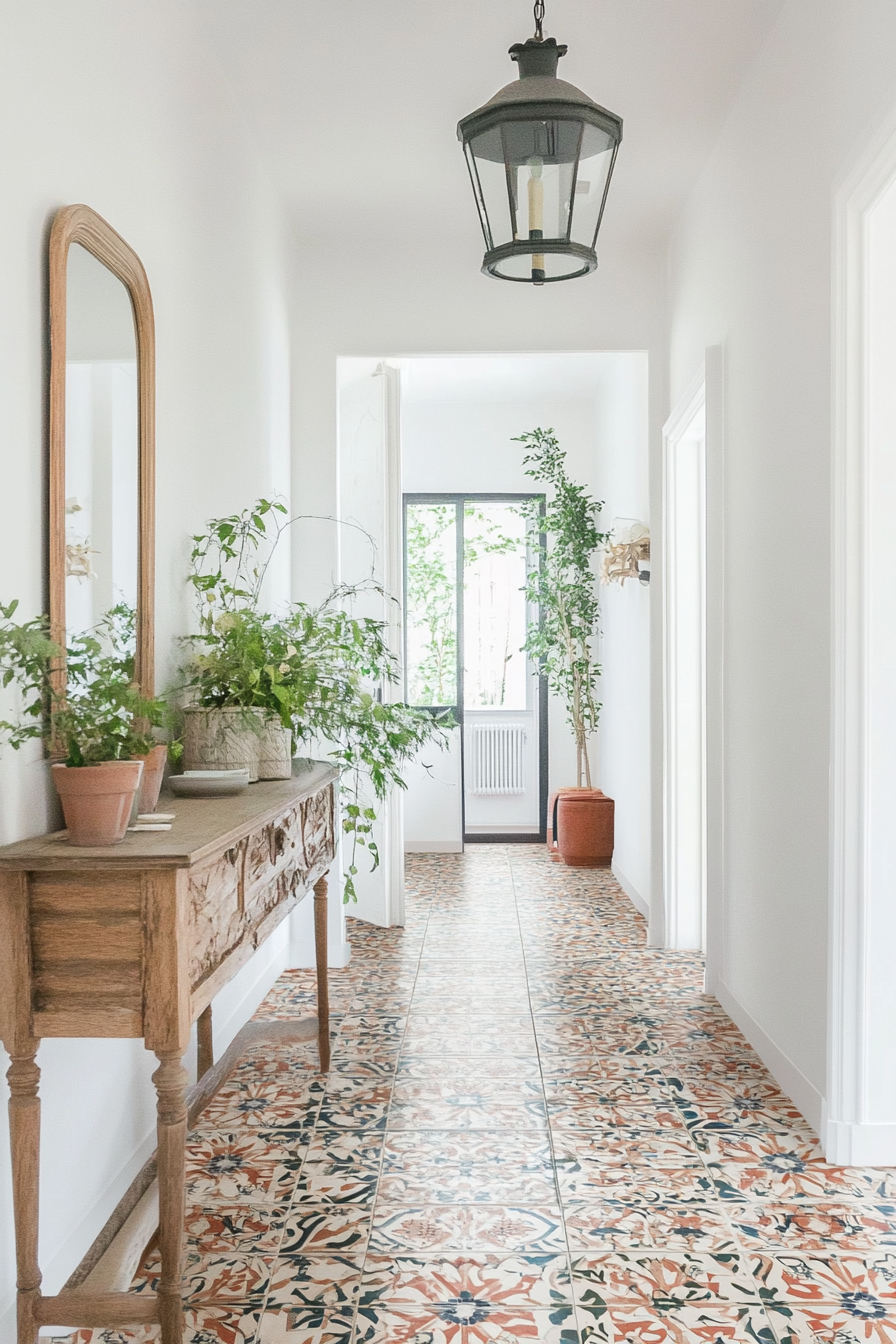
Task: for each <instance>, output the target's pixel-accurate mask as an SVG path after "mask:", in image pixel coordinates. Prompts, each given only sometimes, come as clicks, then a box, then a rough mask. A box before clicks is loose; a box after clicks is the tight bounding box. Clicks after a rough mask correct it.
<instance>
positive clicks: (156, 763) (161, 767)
mask: <svg viewBox="0 0 896 1344" xmlns="http://www.w3.org/2000/svg"><path fill="white" fill-rule="evenodd" d="M133 759H134V760H135V761H142V762H143V779H142V780H141V782H140V796H139V798H138V800H137V811H138V812H155V810H156V805H157V803H158V801H159V793H160V792H161V788H162V776H163V775H164V773H165V762H166V761H167V759H168V748H167V747H166V746H165V744H164V743H162V745H161V746H158V747H153V749H152V751H148V752H147V753H146V755H145V756H135V757H134V758H133Z"/></svg>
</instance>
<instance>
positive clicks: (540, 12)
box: [535, 0, 544, 42]
mask: <svg viewBox="0 0 896 1344" xmlns="http://www.w3.org/2000/svg"><path fill="white" fill-rule="evenodd" d="M543 23H544V0H535V40H536V41H537V42H543V41H544V33H543V32H542V24H543Z"/></svg>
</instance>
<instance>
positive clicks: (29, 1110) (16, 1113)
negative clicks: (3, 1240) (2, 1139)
mask: <svg viewBox="0 0 896 1344" xmlns="http://www.w3.org/2000/svg"><path fill="white" fill-rule="evenodd" d="M38 1045H39V1042H38V1041H36V1040H34V1039H32V1040H31V1041H30V1042H28V1043H27V1045H25V1044H24V1043H23V1046H22V1050H23V1053H21V1054H13V1055H12V1062H11V1064H10V1066H9V1070H8V1072H7V1074H6V1077H7V1080H8V1082H9V1091H10V1097H9V1133H10V1149H11V1152H12V1202H13V1216H14V1219H15V1229H16V1271H17V1276H16V1286H17V1287H18V1330H17V1344H37V1332H38V1328H39V1327H38V1323H37V1321H36V1320H35V1318H34V1309H35V1306H36V1304H37V1301H38V1299H39V1297H40V1279H41V1276H40V1268H39V1267H38V1260H37V1209H38V1191H39V1171H40V1097H39V1096H38V1084H39V1082H40V1069H39V1068H38V1067H37V1064H36V1062H35V1056H36V1055H37V1048H38Z"/></svg>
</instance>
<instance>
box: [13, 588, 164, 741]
mask: <svg viewBox="0 0 896 1344" xmlns="http://www.w3.org/2000/svg"><path fill="white" fill-rule="evenodd" d="M17 606H18V603H17V602H11V603H10V604H9V605H8V606H5V607H4V606H2V605H0V669H2V683H3V686H4V687H7V688H9V687H14V688H15V689H16V690H17V691H18V692H19V695H20V698H21V714H20V718H19V720H18V722H12V721H2V722H0V734H2V735H3V736H4V737H5V738H6V740H7V741H8V742H9V744H10V745H11V746H12V747H14V748H15V749H16V750H18V749H19V748H20V747H21V746H22V745H23V744H24V743H25V742H26V741H28V740H29V739H30V738H34V737H42V738H43V739H44V740H45V741H46V742H47V744H48V745H49V746H50V747H51V749H52V750H54V751H59V752H60V753H64V756H65V764H66V765H70V766H81V765H96V764H98V763H99V762H101V761H117V760H127V759H128V758H129V757H131V756H136V755H143V754H145V753H146V752H148V751H149V750H150V749H151V748H152V747H153V746H154V745H155V738H154V736H153V733H152V729H153V728H154V727H158V726H159V725H160V724H161V723H162V722H163V719H164V716H165V704H164V701H162V700H161V699H148V698H147V697H145V696H143V695H141V693H140V690H139V688H138V686H137V685H136V682H135V680H134V664H135V651H136V614H135V612H134V609H133V607H130V606H128V605H127V604H126V603H120V604H119V605H118V606H116V607H113V608H112V609H111V610H110V611H108V612H106V614H105V615H104V616H103V617H102V619H101V620H100V622H99V623H98V624H97V626H96V627H95V628H94V629H92V630H88V631H86V632H84V633H81V634H76V635H73V636H72V637H71V639H70V640H69V643H68V646H67V647H66V648H65V649H64V650H63V649H62V648H60V646H59V645H57V644H55V643H54V642H53V641H52V640H51V639H50V637H49V633H48V628H49V622H48V620H47V618H46V617H44V616H41V617H38V618H37V619H36V620H33V621H26V622H25V623H24V624H21V625H19V624H17V623H16V622H15V621H14V619H13V617H14V615H15V612H16V609H17ZM63 659H64V665H65V689H64V691H60V690H59V689H58V688H57V684H56V679H55V677H54V675H53V673H54V669H56V668H58V667H59V666H60V663H61V662H62V661H63Z"/></svg>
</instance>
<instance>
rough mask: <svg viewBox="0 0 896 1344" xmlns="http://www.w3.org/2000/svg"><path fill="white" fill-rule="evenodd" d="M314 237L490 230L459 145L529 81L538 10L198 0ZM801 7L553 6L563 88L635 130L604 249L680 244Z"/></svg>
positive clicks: (516, 2) (590, 1) (277, 173)
mask: <svg viewBox="0 0 896 1344" xmlns="http://www.w3.org/2000/svg"><path fill="white" fill-rule="evenodd" d="M196 2H197V4H198V6H199V9H200V12H201V14H202V16H203V18H204V21H205V23H206V25H207V28H208V32H209V37H210V39H211V41H212V44H213V46H214V48H215V50H216V52H217V54H218V57H219V60H220V62H221V65H222V68H223V71H224V74H225V78H226V79H227V81H228V83H229V85H230V87H231V89H232V92H233V94H234V97H235V99H236V101H237V103H238V105H239V106H240V108H241V110H242V113H243V115H244V117H245V119H246V122H247V124H248V126H249V129H250V132H251V134H252V136H253V138H254V140H255V142H256V145H257V147H258V149H259V151H260V153H261V154H262V156H263V158H264V160H265V162H266V164H267V167H268V170H269V172H270V174H271V176H272V178H273V179H274V181H275V182H276V183H277V185H278V187H279V189H280V190H281V191H282V192H283V194H284V196H285V199H286V200H287V202H288V204H289V206H290V208H291V210H292V212H293V214H294V217H295V220H296V223H297V227H298V229H299V231H300V232H301V233H302V234H304V235H305V236H306V237H308V238H309V239H310V238H322V239H324V238H327V237H334V236H335V237H337V238H339V239H341V240H344V241H347V242H349V241H350V240H351V239H352V238H358V237H359V236H360V235H361V234H364V233H367V234H370V235H373V236H374V237H382V236H384V235H393V236H397V237H399V238H408V239H409V240H410V239H411V238H413V236H414V235H415V234H417V235H434V236H436V237H438V236H445V234H446V233H448V232H454V231H456V230H464V231H466V230H468V229H470V228H471V227H472V228H474V229H476V230H478V225H477V224H476V218H475V210H474V206H473V201H472V193H471V192H470V187H469V181H468V179H467V174H466V168H465V166H464V162H463V156H462V153H461V150H460V147H459V145H458V143H457V140H456V138H455V127H456V124H457V121H458V119H459V118H460V117H462V116H464V115H465V114H466V113H468V112H471V111H472V110H473V109H474V108H475V107H478V106H479V105H480V104H482V103H484V102H485V101H486V100H487V99H488V98H490V97H491V96H492V94H494V93H495V92H496V91H497V90H498V89H499V88H500V87H501V86H502V85H504V84H506V83H509V82H510V81H511V80H512V79H514V78H515V77H516V66H515V65H513V64H512V63H511V61H510V60H509V58H508V56H507V48H508V47H509V46H510V45H511V43H512V42H516V41H521V40H524V39H525V38H526V37H528V36H530V35H531V32H532V26H533V25H532V7H531V3H530V2H529V0H456V3H450V0H449V2H447V3H446V2H445V0H438V2H437V0H379V3H376V0H321V2H320V3H318V4H314V5H313V4H311V3H310V2H309V0H196ZM782 4H783V0H547V20H546V24H545V32H546V34H549V35H551V36H555V37H556V38H557V39H558V41H561V42H566V43H568V44H569V48H570V50H569V55H568V56H566V57H565V58H564V60H562V61H561V63H560V74H561V75H562V76H563V78H565V79H568V80H569V81H570V82H572V83H573V84H577V85H578V86H579V87H580V88H582V89H584V91H585V92H586V93H588V94H589V95H590V96H591V97H592V98H594V99H595V100H596V101H597V102H599V103H602V104H603V105H604V106H606V107H608V108H610V109H611V110H612V111H613V112H616V113H617V114H619V115H620V116H621V117H622V118H623V120H624V123H625V130H624V139H623V143H622V147H621V150H620V154H619V159H618V162H617V168H616V174H615V177H614V182H613V187H612V190H611V194H610V200H609V203H608V206H607V215H606V218H605V224H604V231H603V233H604V236H613V237H625V238H635V239H638V240H640V239H645V240H656V239H659V238H664V237H666V236H668V234H669V232H670V231H671V229H672V227H673V226H674V222H675V219H676V217H677V214H678V212H679V210H680V208H681V205H682V203H683V201H684V199H685V197H686V195H687V193H688V191H689V190H690V188H691V187H692V186H693V184H694V182H695V180H696V177H697V175H698V173H699V171H700V168H701V166H702V164H703V163H704V162H705V160H706V158H707V155H708V154H709V152H710V150H711V147H712V145H713V142H714V139H715V137H716V135H717V133H718V130H719V128H720V126H721V124H722V121H723V119H724V116H725V113H726V110H727V108H728V106H729V104H730V102H731V99H732V97H733V95H734V92H735V90H736V88H737V85H738V83H739V81H740V80H741V79H742V78H743V77H744V74H745V72H746V70H747V69H748V67H749V64H750V62H751V60H752V58H753V57H754V55H755V54H756V52H757V51H758V49H759V47H760V46H761V44H762V42H763V39H764V37H765V35H766V34H767V32H768V31H769V28H770V26H771V25H772V24H773V22H774V20H775V18H776V16H777V14H778V12H779V11H780V9H781V7H782Z"/></svg>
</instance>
